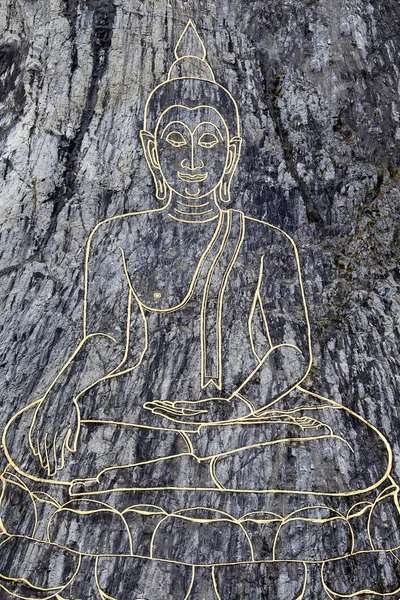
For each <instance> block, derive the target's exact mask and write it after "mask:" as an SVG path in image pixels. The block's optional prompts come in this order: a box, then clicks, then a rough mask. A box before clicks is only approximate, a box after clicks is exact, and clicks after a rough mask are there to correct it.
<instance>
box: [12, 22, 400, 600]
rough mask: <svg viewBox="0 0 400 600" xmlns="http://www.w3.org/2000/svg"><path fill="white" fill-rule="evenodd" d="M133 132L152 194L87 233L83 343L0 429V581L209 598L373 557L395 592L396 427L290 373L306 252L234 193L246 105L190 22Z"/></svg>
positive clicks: (299, 357) (33, 587) (343, 578)
mask: <svg viewBox="0 0 400 600" xmlns="http://www.w3.org/2000/svg"><path fill="white" fill-rule="evenodd" d="M140 136H141V141H142V146H143V152H144V156H145V159H146V162H147V165H148V167H149V171H150V173H149V176H151V177H152V179H153V183H154V190H155V192H154V206H155V208H154V209H152V210H146V211H139V212H132V213H128V214H123V215H117V216H115V217H111V218H109V219H106V220H105V221H102V222H101V223H99V224H98V225H97V226H96V227H95V229H94V230H93V231H92V233H91V234H90V236H89V240H88V244H87V250H86V258H85V289H84V309H83V336H82V339H81V341H80V343H79V345H78V346H77V348H75V349H74V350H73V351H72V352H71V354H70V358H69V359H68V361H67V362H66V364H65V365H64V366H63V368H62V369H61V370H60V372H59V373H58V374H57V376H56V377H55V379H54V381H53V382H52V384H51V386H50V387H49V389H48V390H47V391H46V393H45V394H44V396H43V397H41V398H40V399H33V400H32V399H31V401H30V403H29V404H28V405H27V406H24V407H23V408H22V409H21V410H20V411H19V412H18V413H17V414H16V415H14V416H13V418H12V419H11V420H10V422H9V423H8V424H7V426H6V429H5V431H4V435H3V446H4V449H5V452H6V456H7V458H8V463H9V464H8V467H7V469H6V471H5V472H4V473H3V475H2V482H3V495H2V499H1V508H0V516H1V519H2V524H3V530H4V531H3V541H2V542H1V545H0V587H1V588H2V589H3V590H4V591H5V592H6V593H7V594H11V595H14V596H17V597H20V598H32V599H35V600H36V599H37V598H40V599H42V598H52V597H56V598H58V599H59V600H62V599H64V600H79V598H85V599H86V600H92V598H93V599H95V600H98V599H101V598H103V599H108V600H131V599H132V600H135V599H140V598H142V599H143V598H145V599H146V600H158V598H160V599H161V598H165V597H166V596H165V590H169V589H174V590H176V591H175V592H174V593H175V594H176V596H174V595H171V596H168V597H171V598H172V597H173V598H174V599H175V597H176V598H177V599H178V598H179V599H182V600H184V599H186V598H193V599H195V598H200V597H201V596H200V595H198V594H200V592H199V590H200V587H199V586H200V583H199V582H200V580H204V581H206V580H207V581H208V584H207V585H209V587H208V588H207V589H209V590H210V592H209V594H210V595H209V596H207V599H208V597H210V599H211V598H212V599H213V600H215V599H218V598H219V599H220V600H235V599H237V598H245V597H247V598H251V599H252V600H253V599H258V598H260V599H261V598H271V599H272V598H274V599H275V598H282V599H283V598H285V600H295V599H300V598H303V597H305V594H306V592H307V585H308V583H307V581H308V576H307V569H308V565H309V564H310V563H312V564H318V565H319V567H320V568H319V571H318V573H319V577H320V580H321V581H320V585H321V586H322V587H321V589H322V590H323V591H324V593H325V594H326V598H343V597H346V598H353V597H354V598H356V597H358V596H357V594H358V595H359V594H362V593H364V592H365V590H369V591H370V592H371V594H375V592H374V590H375V589H376V590H377V591H376V594H377V596H376V597H378V596H379V595H382V593H381V592H380V589H378V587H377V586H378V584H379V585H381V583H380V582H378V581H375V579H376V580H378V579H379V577H378V576H376V574H377V573H378V572H379V569H380V568H381V566H382V565H383V566H384V568H385V569H387V570H388V572H389V571H390V572H391V573H392V572H393V573H394V574H395V575H393V578H392V579H390V577H389V579H388V582H387V586H389V588H390V589H389V588H388V589H387V590H386V588H385V592H384V593H385V594H386V595H387V596H388V597H390V598H392V597H393V599H394V598H397V597H398V593H399V590H400V580H399V579H398V578H397V575H396V574H397V572H398V566H397V564H398V562H399V561H398V558H397V555H396V554H395V552H396V550H397V549H398V548H399V547H400V539H398V538H399V534H398V533H396V531H394V530H393V531H392V529H391V530H390V535H388V536H387V537H386V545H385V547H382V546H379V547H377V546H376V544H375V541H374V539H375V537H376V535H378V534H377V531H379V530H380V527H381V523H382V518H383V517H382V515H383V514H384V513H385V514H386V515H387V514H389V513H390V514H391V515H392V517H393V519H398V506H399V505H398V499H397V492H398V486H397V484H396V482H395V480H394V479H393V477H392V462H393V459H392V451H391V448H390V445H389V443H388V441H387V440H386V438H385V436H384V435H383V434H382V433H381V432H380V431H379V430H378V429H377V428H376V427H374V426H373V425H372V424H371V423H369V422H367V421H366V420H365V419H364V418H362V417H361V416H360V415H358V414H356V413H354V412H353V411H351V410H349V409H347V408H346V407H344V406H343V405H341V404H339V403H338V402H336V401H334V400H331V399H329V398H325V397H323V396H320V395H318V394H316V393H314V392H311V391H309V390H307V389H306V387H303V385H305V383H304V382H305V379H306V377H307V375H308V374H309V372H310V368H311V365H312V347H311V332H310V321H309V317H308V312H307V304H306V298H305V294H304V288H303V282H302V275H301V267H300V262H301V259H300V258H299V256H298V252H297V248H296V245H295V242H294V241H293V240H292V239H291V237H289V236H288V235H287V234H286V233H285V232H284V231H282V230H281V229H280V228H278V227H276V226H274V225H272V224H269V223H266V222H263V221H261V220H258V219H256V218H253V217H251V216H247V215H245V214H244V213H243V212H242V211H241V210H240V208H239V207H240V198H236V197H234V196H233V194H232V193H231V184H232V179H233V177H234V174H235V171H236V169H237V167H238V164H239V161H240V156H241V147H242V136H243V133H242V129H241V123H240V117H239V110H238V106H237V104H236V102H235V100H234V98H233V97H232V95H231V94H230V93H229V92H228V90H227V89H225V88H224V87H223V86H222V85H221V84H220V83H218V82H217V81H216V80H215V77H214V73H213V71H212V69H211V67H210V65H209V63H208V61H207V56H206V50H205V47H204V44H203V42H202V40H201V38H200V37H199V35H198V32H197V30H196V28H195V26H194V24H193V23H192V22H191V21H189V23H188V24H187V26H186V27H185V29H184V31H183V32H182V34H181V36H180V38H179V40H178V43H177V46H176V49H175V60H174V62H173V64H172V67H171V68H170V70H169V73H168V77H167V79H166V81H164V82H162V83H161V84H160V85H158V86H157V87H156V88H155V89H154V90H153V91H152V92H151V93H150V95H149V97H148V99H147V102H146V106H145V111H144V125H143V129H142V131H141V132H140ZM17 497H18V498H20V500H18V502H20V503H25V504H26V510H25V509H24V517H23V519H22V517H18V515H15V511H14V509H13V506H15V501H13V498H17ZM27 515H28V516H29V515H31V520H29V518H28V517H27ZM22 522H23V523H24V526H23V528H22V530H21V527H22ZM364 522H366V523H367V525H365V523H364ZM396 522H397V521H396ZM362 523H364V525H362ZM363 527H364V529H363ZM361 530H362V531H361ZM360 532H361V533H360ZM172 540H173V541H172ZM193 540H195V541H193ZM305 540H306V541H305ZM307 540H308V541H307ZM0 541H1V540H0ZM228 542H229V543H228ZM88 561H89V562H88ZM90 561H91V562H90ZM44 563H46V564H51V565H53V568H52V569H50V571H48V570H46V572H44V570H43V568H42V569H40V568H39V567H38V565H43V564H44ZM83 563H85V564H89V563H90V564H91V565H92V566H91V567H90V569H92V575H93V576H92V579H91V580H90V581H89V582H88V581H87V578H86V579H84V578H83V576H82V572H83V569H82V567H81V565H82V564H83ZM61 564H62V565H63V568H58V566H57V565H61ZM399 564H400V563H399ZM357 569H358V570H359V569H364V570H365V573H366V574H365V577H366V584H365V585H366V587H365V590H364V591H363V590H359V589H358V588H357V589H356V588H354V587H353V588H352V585H353V586H354V578H353V577H352V573H353V572H354V570H357ZM117 574H118V575H117ZM368 578H369V579H370V580H371V581H369V580H368ZM155 581H156V582H158V583H157V584H156V583H154V582H155ZM149 582H150V583H149ZM151 582H153V583H151ZM285 582H286V583H285ZM288 582H289V583H288ZM204 585H206V584H204ZM85 586H86V587H85ZM168 586H170V587H168ZM282 586H283V587H282ZM202 589H203V588H202ZM371 590H372V591H371ZM202 593H203V595H204V592H202ZM389 594H391V596H389ZM396 594H397V595H396ZM372 597H375V596H373V595H371V598H372Z"/></svg>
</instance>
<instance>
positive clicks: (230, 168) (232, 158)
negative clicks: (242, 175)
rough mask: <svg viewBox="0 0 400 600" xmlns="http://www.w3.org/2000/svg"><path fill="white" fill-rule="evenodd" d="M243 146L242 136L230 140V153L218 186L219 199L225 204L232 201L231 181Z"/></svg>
mask: <svg viewBox="0 0 400 600" xmlns="http://www.w3.org/2000/svg"><path fill="white" fill-rule="evenodd" d="M241 147H242V138H241V137H239V136H236V137H234V138H232V139H231V140H230V142H229V148H228V152H229V154H228V158H227V161H226V167H225V172H224V175H223V177H222V179H221V182H220V184H219V188H218V190H219V193H218V200H220V201H221V202H223V203H224V204H228V203H229V202H230V201H231V183H232V178H233V175H234V173H235V171H236V167H237V165H238V162H239V158H240V150H241Z"/></svg>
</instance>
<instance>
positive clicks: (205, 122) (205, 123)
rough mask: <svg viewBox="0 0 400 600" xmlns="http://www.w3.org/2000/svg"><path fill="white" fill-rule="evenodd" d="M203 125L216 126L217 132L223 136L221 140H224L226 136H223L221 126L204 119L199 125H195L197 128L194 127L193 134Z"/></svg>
mask: <svg viewBox="0 0 400 600" xmlns="http://www.w3.org/2000/svg"><path fill="white" fill-rule="evenodd" d="M202 125H211V126H212V127H214V129H215V130H216V131H217V133H218V135H219V137H220V138H221V141H224V138H223V136H222V133H221V131H220V129H219V127H217V125H215V124H214V123H212V122H211V121H202V122H201V123H199V124H198V125H197V126H196V127H195V129H194V131H193V135H194V134H195V133H196V131H197V130H198V128H199V127H201V126H202Z"/></svg>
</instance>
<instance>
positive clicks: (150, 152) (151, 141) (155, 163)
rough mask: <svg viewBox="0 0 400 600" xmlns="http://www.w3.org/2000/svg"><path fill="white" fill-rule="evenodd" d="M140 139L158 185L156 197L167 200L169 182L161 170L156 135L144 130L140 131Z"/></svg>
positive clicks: (155, 182)
mask: <svg viewBox="0 0 400 600" xmlns="http://www.w3.org/2000/svg"><path fill="white" fill-rule="evenodd" d="M140 139H141V141H142V146H143V152H144V155H145V158H146V162H147V164H148V165H149V169H150V171H151V174H152V175H153V179H154V184H155V186H156V198H157V200H160V201H162V200H165V199H166V198H167V182H166V181H165V178H164V176H163V174H162V172H161V168H160V163H159V160H158V155H157V147H156V141H155V138H154V135H153V134H152V133H149V132H148V131H145V130H142V131H141V132H140Z"/></svg>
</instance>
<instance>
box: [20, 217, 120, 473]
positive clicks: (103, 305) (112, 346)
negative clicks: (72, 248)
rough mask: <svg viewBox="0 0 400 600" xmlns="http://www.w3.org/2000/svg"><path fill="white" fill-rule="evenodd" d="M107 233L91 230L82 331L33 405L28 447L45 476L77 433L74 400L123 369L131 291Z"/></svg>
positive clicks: (70, 447) (61, 461)
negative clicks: (75, 343)
mask: <svg viewBox="0 0 400 600" xmlns="http://www.w3.org/2000/svg"><path fill="white" fill-rule="evenodd" d="M108 229H109V228H104V227H103V228H96V229H95V231H94V235H93V234H92V235H91V236H90V238H89V243H88V247H87V252H86V260H85V300H84V332H83V337H82V340H81V341H80V343H79V344H78V346H77V347H76V349H75V350H74V352H73V353H72V354H71V355H70V357H69V359H68V360H67V361H66V363H65V364H64V366H63V367H62V369H61V370H60V371H59V373H58V374H57V375H56V377H55V379H54V380H53V382H52V384H51V385H50V387H49V389H48V390H47V392H46V393H45V395H44V396H43V397H42V398H41V399H40V400H39V401H38V402H37V407H36V411H35V415H34V418H33V421H32V426H31V429H30V445H31V448H32V451H33V453H34V454H35V455H37V456H38V458H39V460H40V462H41V465H42V467H43V468H44V469H45V470H47V472H48V475H52V474H54V473H55V472H56V471H57V470H59V469H62V468H63V465H64V461H65V455H66V450H69V451H71V452H74V451H75V450H76V444H77V441H78V436H79V430H80V411H79V406H78V400H79V399H80V398H82V401H84V397H83V396H84V392H85V391H87V390H88V389H89V388H90V387H92V386H93V385H95V384H96V383H97V382H99V381H100V380H102V379H104V378H106V377H107V376H109V375H111V374H113V373H115V372H117V371H120V370H123V369H124V368H128V367H129V366H130V363H131V362H132V359H131V358H130V357H129V355H128V351H127V348H128V342H129V327H130V318H131V314H130V313H131V305H132V298H131V294H132V292H131V290H130V287H129V283H128V280H127V276H126V272H125V271H126V270H125V264H124V257H123V253H122V251H121V249H120V248H119V247H117V246H114V247H113V245H112V243H110V239H109V235H107V234H108V233H109V231H108Z"/></svg>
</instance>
